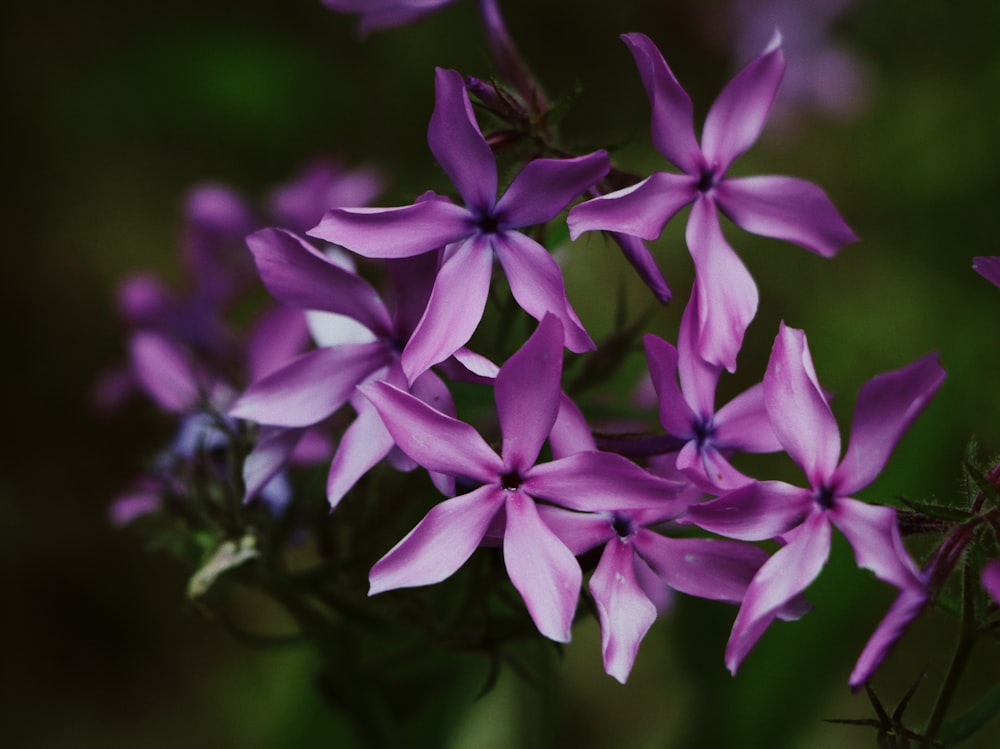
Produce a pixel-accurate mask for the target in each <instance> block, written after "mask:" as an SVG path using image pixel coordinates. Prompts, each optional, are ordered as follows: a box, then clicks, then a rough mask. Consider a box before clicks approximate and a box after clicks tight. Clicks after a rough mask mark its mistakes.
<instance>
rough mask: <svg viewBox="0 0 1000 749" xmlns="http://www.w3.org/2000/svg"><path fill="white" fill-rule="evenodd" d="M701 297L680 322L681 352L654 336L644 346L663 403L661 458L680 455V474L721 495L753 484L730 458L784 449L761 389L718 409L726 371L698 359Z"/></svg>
mask: <svg viewBox="0 0 1000 749" xmlns="http://www.w3.org/2000/svg"><path fill="white" fill-rule="evenodd" d="M697 295H698V288H697V286H696V287H695V288H694V289H693V290H692V292H691V298H690V300H689V301H688V305H687V307H686V308H685V310H684V315H683V317H682V318H681V327H680V333H679V335H678V340H677V348H674V347H673V346H671V345H670V344H669V343H667V342H666V341H664V340H662V339H660V338H658V337H656V336H653V335H647V336H646V337H645V339H644V341H645V345H646V358H647V359H648V361H649V370H650V373H651V375H652V379H653V385H654V387H655V388H656V393H657V396H658V398H659V403H660V422H661V423H662V424H663V428H664V429H665V430H666V432H667V434H666V435H664V437H663V438H660V440H659V441H660V442H661V443H662V445H663V447H664V448H665V449H663V450H661V452H676V453H677V461H676V466H677V468H678V470H680V471H683V472H684V474H685V475H686V476H688V477H689V478H690V479H692V480H693V481H695V482H697V483H698V485H699V486H701V487H702V488H703V489H705V490H706V491H710V492H714V493H716V494H718V493H720V492H721V491H726V490H730V489H735V488H737V487H739V486H743V485H745V484H748V483H751V482H752V481H753V479H751V478H749V477H748V476H744V475H743V474H742V473H740V472H739V471H738V470H736V469H735V468H734V467H733V466H732V465H731V464H730V463H729V460H728V458H727V455H729V454H730V453H732V452H734V451H745V452H774V451H777V450H780V449H781V444H780V443H779V442H778V438H777V437H776V436H775V434H774V431H773V430H772V429H771V424H770V421H769V420H768V417H767V410H766V409H765V408H764V390H763V386H762V385H755V386H753V387H751V388H750V389H748V390H746V391H744V392H743V393H741V394H740V395H738V396H736V397H735V398H734V399H733V400H732V401H730V402H729V403H728V404H726V405H725V406H723V407H722V408H720V409H718V410H717V409H716V408H715V389H716V385H717V384H718V381H719V375H720V374H721V373H722V367H719V366H717V365H714V364H710V363H708V362H706V361H705V360H704V359H702V357H701V356H700V355H699V354H698V349H697V344H696V338H697V329H698V319H697V318H698V299H697ZM678 377H679V379H680V386H679V387H678ZM655 441H656V438H654V442H655Z"/></svg>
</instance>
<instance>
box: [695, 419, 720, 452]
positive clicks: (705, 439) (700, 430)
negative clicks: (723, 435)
mask: <svg viewBox="0 0 1000 749" xmlns="http://www.w3.org/2000/svg"><path fill="white" fill-rule="evenodd" d="M693 428H694V438H695V440H696V441H697V443H698V447H699V448H702V447H705V445H706V444H708V443H709V442H711V441H712V437H713V436H714V435H715V425H714V424H713V423H712V419H711V418H707V419H706V418H700V419H698V420H697V421H695V423H694V425H693Z"/></svg>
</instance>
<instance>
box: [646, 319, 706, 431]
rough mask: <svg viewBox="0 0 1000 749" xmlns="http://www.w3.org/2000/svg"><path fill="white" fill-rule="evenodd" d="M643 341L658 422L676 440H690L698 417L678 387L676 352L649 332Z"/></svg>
mask: <svg viewBox="0 0 1000 749" xmlns="http://www.w3.org/2000/svg"><path fill="white" fill-rule="evenodd" d="M642 342H643V345H644V346H645V349H646V361H647V363H648V364H649V375H650V377H651V378H652V380H653V387H654V388H655V389H656V397H657V400H658V401H659V404H660V423H661V424H662V425H663V428H664V429H666V430H667V432H668V433H670V434H672V435H674V436H675V437H680V438H682V439H692V438H693V437H694V432H693V430H692V425H693V424H694V422H695V420H696V418H697V417H696V416H695V413H694V411H692V410H691V407H690V406H689V405H688V402H687V401H686V400H685V399H684V395H683V394H682V393H681V390H680V387H679V386H678V385H677V349H675V348H674V347H673V346H672V345H671V344H669V343H667V342H666V341H664V340H663V339H662V338H660V337H659V336H655V335H653V334H651V333H650V334H647V335H645V336H643V338H642Z"/></svg>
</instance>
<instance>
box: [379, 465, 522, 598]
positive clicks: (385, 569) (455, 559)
mask: <svg viewBox="0 0 1000 749" xmlns="http://www.w3.org/2000/svg"><path fill="white" fill-rule="evenodd" d="M503 502H504V491H503V489H500V488H499V487H498V486H495V485H492V486H481V487H479V488H478V489H475V490H473V491H471V492H469V493H468V494H463V495H462V496H460V497H455V498H454V499H448V500H445V501H444V502H442V503H441V504H439V505H435V506H434V507H433V508H432V509H431V511H430V512H428V513H427V514H426V515H424V518H423V520H421V521H420V522H419V523H417V525H416V527H415V528H414V529H413V530H412V531H410V532H409V533H408V534H407V535H406V537H405V538H404V539H403V540H402V541H400V542H399V543H398V544H396V545H395V546H394V547H392V549H390V550H389V552H388V553H387V554H386V555H385V556H384V557H382V558H381V559H379V560H378V561H377V562H376V563H375V565H374V566H373V567H372V569H371V572H370V573H369V575H368V580H369V583H370V588H369V590H368V595H370V596H373V595H376V594H377V593H382V592H383V591H386V590H393V589H395V588H413V587H416V586H419V585H432V584H434V583H439V582H441V581H442V580H445V579H446V578H448V577H451V575H453V574H454V573H455V571H456V570H458V568H459V567H461V566H462V565H463V564H465V561H466V560H467V559H468V558H469V557H470V556H472V552H474V551H475V550H476V547H477V546H479V542H480V541H482V539H483V536H484V535H485V534H486V529H487V528H488V527H489V525H490V521H491V520H492V519H493V516H494V515H496V513H497V511H498V510H499V509H500V508H501V507H503Z"/></svg>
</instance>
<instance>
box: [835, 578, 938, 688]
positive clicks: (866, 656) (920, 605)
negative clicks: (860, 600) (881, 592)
mask: <svg viewBox="0 0 1000 749" xmlns="http://www.w3.org/2000/svg"><path fill="white" fill-rule="evenodd" d="M926 604H927V592H926V591H925V590H923V589H922V588H910V589H906V590H902V591H901V592H900V594H899V596H898V597H897V598H896V600H895V601H894V602H893V604H892V606H890V607H889V611H888V612H886V615H885V617H884V618H883V619H882V621H881V622H879V624H878V626H877V627H876V628H875V631H874V632H873V633H872V636H871V637H870V638H869V639H868V642H867V643H866V644H865V649H864V650H862V651H861V655H860V656H859V657H858V661H857V663H855V664H854V670H853V671H851V676H850V678H849V679H848V682H847V683H848V685H849V686H850V687H851V689H852V690H857V689H859V688H860V687H861V686H863V685H864V683H865V682H866V681H868V680H869V679H870V678H871V676H872V674H873V673H875V670H876V669H877V668H878V667H879V666H880V665H881V663H882V661H883V660H884V659H885V657H886V656H887V655H888V654H889V651H890V650H891V649H892V647H893V646H894V645H895V644H896V642H897V641H898V640H899V638H900V637H902V636H903V634H904V633H905V632H906V630H907V629H908V628H909V626H910V623H911V622H912V621H913V620H914V619H916V618H917V616H919V615H920V612H921V611H923V610H924V606H925V605H926Z"/></svg>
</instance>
